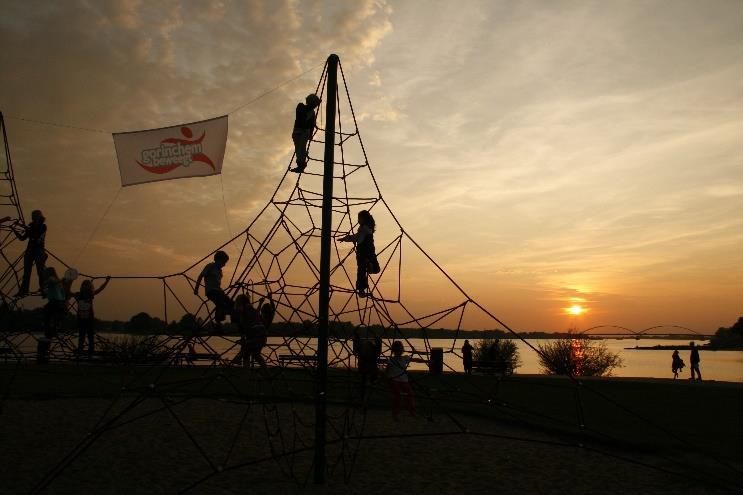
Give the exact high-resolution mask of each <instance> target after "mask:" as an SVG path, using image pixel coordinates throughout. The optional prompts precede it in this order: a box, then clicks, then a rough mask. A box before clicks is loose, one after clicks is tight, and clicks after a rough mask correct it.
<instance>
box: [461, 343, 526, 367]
mask: <svg viewBox="0 0 743 495" xmlns="http://www.w3.org/2000/svg"><path fill="white" fill-rule="evenodd" d="M496 343H497V348H498V351H497V353H495V356H493V354H492V353H491V349H492V348H493V345H495V344H496ZM472 359H473V360H474V361H480V362H485V363H493V364H494V365H495V366H502V365H504V364H505V365H506V367H507V368H510V369H511V371H513V370H515V369H516V368H518V367H519V366H521V356H519V349H518V347H517V346H516V342H514V341H513V340H499V339H482V340H480V341H479V342H477V343H476V344H475V349H474V351H473V353H472Z"/></svg>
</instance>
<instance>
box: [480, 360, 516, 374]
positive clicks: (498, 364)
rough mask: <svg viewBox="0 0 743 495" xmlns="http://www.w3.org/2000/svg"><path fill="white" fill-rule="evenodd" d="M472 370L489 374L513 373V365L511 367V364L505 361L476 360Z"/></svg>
mask: <svg viewBox="0 0 743 495" xmlns="http://www.w3.org/2000/svg"><path fill="white" fill-rule="evenodd" d="M472 370H473V371H477V372H480V373H487V374H489V375H494V374H500V375H512V374H513V367H511V364H510V363H506V362H504V361H474V362H473V363H472Z"/></svg>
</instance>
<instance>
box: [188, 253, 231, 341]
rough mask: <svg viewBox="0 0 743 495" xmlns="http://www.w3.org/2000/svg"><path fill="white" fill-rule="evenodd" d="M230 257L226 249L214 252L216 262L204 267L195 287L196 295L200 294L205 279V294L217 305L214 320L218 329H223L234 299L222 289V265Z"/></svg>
mask: <svg viewBox="0 0 743 495" xmlns="http://www.w3.org/2000/svg"><path fill="white" fill-rule="evenodd" d="M229 259H230V257H229V256H228V255H227V253H225V252H224V251H217V252H216V253H214V262H213V263H209V264H207V265H206V266H205V267H204V269H203V270H202V271H201V273H200V274H199V278H197V279H196V285H195V286H194V288H193V293H194V295H198V294H199V287H200V286H201V281H202V280H203V281H204V294H205V295H206V298H207V299H209V300H210V301H211V302H213V303H214V306H215V309H214V321H215V327H216V328H215V330H217V331H219V330H221V328H222V322H223V321H224V319H225V316H226V315H228V314H229V313H230V312H231V311H232V299H230V298H229V296H228V295H227V294H225V293H224V291H223V290H222V267H224V266H225V265H226V264H227V262H228V261H229Z"/></svg>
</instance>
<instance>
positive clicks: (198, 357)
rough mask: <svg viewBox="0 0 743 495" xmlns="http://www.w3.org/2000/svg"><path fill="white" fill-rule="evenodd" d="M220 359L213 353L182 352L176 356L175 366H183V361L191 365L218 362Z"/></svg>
mask: <svg viewBox="0 0 743 495" xmlns="http://www.w3.org/2000/svg"><path fill="white" fill-rule="evenodd" d="M220 357H221V356H220V355H219V354H215V353H212V352H180V353H178V354H176V355H175V364H182V363H183V361H185V362H187V363H189V364H190V363H193V362H194V361H217V360H219V359H220Z"/></svg>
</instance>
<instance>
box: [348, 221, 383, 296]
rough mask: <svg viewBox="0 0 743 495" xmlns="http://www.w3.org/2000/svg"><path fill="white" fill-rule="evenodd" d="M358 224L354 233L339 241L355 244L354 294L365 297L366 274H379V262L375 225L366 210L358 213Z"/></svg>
mask: <svg viewBox="0 0 743 495" xmlns="http://www.w3.org/2000/svg"><path fill="white" fill-rule="evenodd" d="M358 222H359V227H358V230H357V231H356V233H355V234H348V235H345V236H343V237H341V238H340V239H339V241H341V242H353V243H355V244H356V293H357V294H358V295H359V297H366V296H367V295H369V294H368V289H369V281H368V280H367V276H368V274H370V273H371V274H374V273H379V261H377V252H376V250H375V249H374V231H375V230H376V223H375V222H374V217H373V216H372V215H371V213H369V212H368V211H367V210H361V211H360V212H359V215H358Z"/></svg>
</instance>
